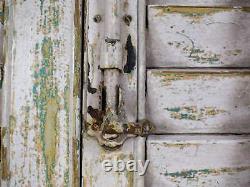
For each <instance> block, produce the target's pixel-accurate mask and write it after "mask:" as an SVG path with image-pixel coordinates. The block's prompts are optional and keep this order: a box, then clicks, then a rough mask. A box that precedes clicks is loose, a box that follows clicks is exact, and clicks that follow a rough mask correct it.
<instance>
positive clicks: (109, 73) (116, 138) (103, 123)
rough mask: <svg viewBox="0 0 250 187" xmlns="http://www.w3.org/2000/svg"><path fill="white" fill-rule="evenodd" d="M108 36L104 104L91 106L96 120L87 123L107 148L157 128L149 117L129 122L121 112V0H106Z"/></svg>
mask: <svg viewBox="0 0 250 187" xmlns="http://www.w3.org/2000/svg"><path fill="white" fill-rule="evenodd" d="M105 6H106V7H105V15H104V22H105V24H104V25H105V28H104V39H103V41H102V50H101V64H100V69H101V70H102V75H103V93H104V94H103V98H102V103H103V108H102V110H101V111H99V110H96V109H93V108H92V107H91V106H90V107H89V108H88V114H89V115H91V117H92V118H93V119H95V122H93V124H87V133H88V134H89V135H91V136H95V137H96V138H97V140H98V142H99V144H100V145H101V146H103V147H105V148H107V149H114V148H119V147H120V146H122V144H123V143H124V142H125V140H126V139H127V138H130V137H135V136H146V135H148V134H149V133H150V132H151V131H152V130H153V129H154V128H153V125H152V124H151V123H150V122H149V121H148V120H142V121H139V122H135V123H133V122H132V123H130V122H125V119H123V118H122V117H121V115H120V108H121V105H122V103H121V97H122V89H121V88H120V81H121V76H122V68H123V64H122V57H123V54H122V43H121V21H122V17H123V16H122V15H121V1H117V0H106V3H105Z"/></svg>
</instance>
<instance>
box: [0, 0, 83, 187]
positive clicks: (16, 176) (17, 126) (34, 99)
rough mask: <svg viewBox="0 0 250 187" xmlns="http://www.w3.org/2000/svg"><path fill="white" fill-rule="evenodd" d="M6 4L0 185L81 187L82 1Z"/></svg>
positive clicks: (42, 0) (10, 2)
mask: <svg viewBox="0 0 250 187" xmlns="http://www.w3.org/2000/svg"><path fill="white" fill-rule="evenodd" d="M6 7H7V8H8V11H7V13H6V14H8V15H7V16H6V19H5V20H6V30H7V31H8V32H6V41H5V71H4V72H5V79H4V82H3V99H4V101H5V102H4V103H3V105H4V106H3V108H4V110H3V113H2V124H3V125H4V127H6V128H9V132H8V133H7V135H5V139H4V142H5V144H6V147H7V154H6V155H5V156H2V159H3V160H4V162H2V167H4V168H5V170H4V171H6V174H2V181H1V185H2V186H5V185H10V186H16V185H17V186H78V185H79V151H80V150H79V143H78V142H79V137H80V136H79V133H80V130H79V127H80V125H79V124H80V115H79V107H80V105H79V103H80V73H81V69H80V64H81V35H80V33H81V21H80V19H81V18H80V17H81V16H80V8H81V3H80V2H79V1H77V2H76V1H60V0H55V1H54V0H52V1H44V0H37V1H33V2H25V1H24V2H17V3H13V2H12V1H11V0H10V1H6ZM27 12H29V14H30V15H32V16H30V17H27V16H21V15H25V14H26V13H27ZM75 36H77V37H75ZM23 41H25V42H23ZM23 62H25V63H23ZM2 152H4V151H2ZM4 163H6V164H4ZM7 175H8V176H7Z"/></svg>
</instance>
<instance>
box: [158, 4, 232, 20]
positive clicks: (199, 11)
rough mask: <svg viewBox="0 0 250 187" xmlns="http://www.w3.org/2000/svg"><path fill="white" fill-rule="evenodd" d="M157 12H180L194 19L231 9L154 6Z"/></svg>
mask: <svg viewBox="0 0 250 187" xmlns="http://www.w3.org/2000/svg"><path fill="white" fill-rule="evenodd" d="M153 8H154V9H157V10H158V12H157V13H156V15H155V16H164V15H165V14H181V15H183V16H185V17H189V18H191V19H193V20H195V21H198V20H199V19H201V18H203V17H204V16H207V15H212V14H216V13H220V12H224V11H228V10H229V11H232V10H233V9H231V8H221V7H197V8H195V7H184V6H182V7H175V6H154V7H153Z"/></svg>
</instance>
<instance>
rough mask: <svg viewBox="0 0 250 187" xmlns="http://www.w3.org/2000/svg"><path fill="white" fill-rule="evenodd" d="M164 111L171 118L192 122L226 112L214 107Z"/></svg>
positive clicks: (175, 108)
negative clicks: (168, 113)
mask: <svg viewBox="0 0 250 187" xmlns="http://www.w3.org/2000/svg"><path fill="white" fill-rule="evenodd" d="M165 110H167V111H168V112H170V114H171V115H170V116H171V118H174V119H180V120H182V119H185V120H194V121H199V120H202V119H204V118H209V117H211V116H216V115H218V114H221V113H225V112H226V111H224V110H220V109H217V108H214V107H204V108H197V107H196V106H184V107H173V108H165Z"/></svg>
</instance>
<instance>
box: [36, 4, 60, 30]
mask: <svg viewBox="0 0 250 187" xmlns="http://www.w3.org/2000/svg"><path fill="white" fill-rule="evenodd" d="M44 2H45V1H44V0H40V12H41V19H40V23H39V27H40V30H41V31H42V32H43V33H44V34H48V33H50V32H51V31H52V30H53V29H54V30H58V29H59V25H60V21H61V19H62V17H63V10H62V9H61V8H60V4H59V3H60V2H59V1H58V0H50V1H49V4H48V5H47V4H46V6H45V4H44Z"/></svg>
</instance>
